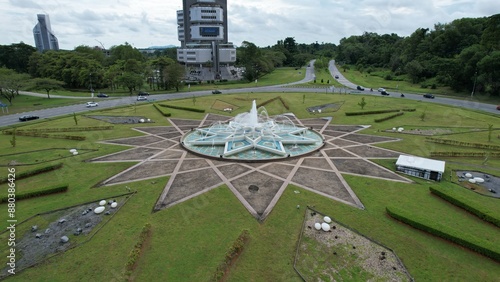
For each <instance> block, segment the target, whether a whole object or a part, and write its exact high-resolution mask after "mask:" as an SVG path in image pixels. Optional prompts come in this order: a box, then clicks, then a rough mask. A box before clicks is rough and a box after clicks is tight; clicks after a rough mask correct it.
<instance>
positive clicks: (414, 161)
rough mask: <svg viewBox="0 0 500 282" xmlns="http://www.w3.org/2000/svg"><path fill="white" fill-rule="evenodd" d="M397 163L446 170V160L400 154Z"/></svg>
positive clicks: (440, 170)
mask: <svg viewBox="0 0 500 282" xmlns="http://www.w3.org/2000/svg"><path fill="white" fill-rule="evenodd" d="M396 165H400V166H406V167H412V168H418V169H425V170H430V171H437V172H444V166H445V162H443V161H437V160H431V159H426V158H420V157H415V156H405V155H400V156H399V158H398V161H397V162H396Z"/></svg>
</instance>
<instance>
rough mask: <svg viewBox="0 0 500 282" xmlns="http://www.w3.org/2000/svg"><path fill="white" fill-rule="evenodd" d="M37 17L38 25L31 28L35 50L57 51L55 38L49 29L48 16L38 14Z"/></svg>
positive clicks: (57, 45) (57, 46) (57, 43)
mask: <svg viewBox="0 0 500 282" xmlns="http://www.w3.org/2000/svg"><path fill="white" fill-rule="evenodd" d="M37 17H38V23H37V24H36V25H35V27H34V28H33V36H34V37H35V46H36V49H38V51H39V52H43V51H45V50H59V42H58V41H57V37H56V36H55V35H54V33H53V32H52V29H51V28H50V19H49V15H44V14H38V15H37Z"/></svg>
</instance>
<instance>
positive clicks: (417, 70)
mask: <svg viewBox="0 0 500 282" xmlns="http://www.w3.org/2000/svg"><path fill="white" fill-rule="evenodd" d="M423 70H424V68H423V67H422V65H421V64H420V62H418V61H417V60H413V61H411V62H409V63H408V64H406V66H405V71H406V73H408V76H409V77H410V78H411V81H412V83H418V82H420V79H421V78H422V72H423Z"/></svg>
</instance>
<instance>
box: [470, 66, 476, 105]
mask: <svg viewBox="0 0 500 282" xmlns="http://www.w3.org/2000/svg"><path fill="white" fill-rule="evenodd" d="M476 81H477V71H476V72H475V73H474V85H473V86H472V93H471V94H470V98H471V100H472V98H473V96H474V91H476Z"/></svg>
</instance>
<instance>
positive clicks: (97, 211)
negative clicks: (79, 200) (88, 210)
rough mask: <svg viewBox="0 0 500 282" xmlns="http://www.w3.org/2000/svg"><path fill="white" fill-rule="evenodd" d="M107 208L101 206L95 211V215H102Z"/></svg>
mask: <svg viewBox="0 0 500 282" xmlns="http://www.w3.org/2000/svg"><path fill="white" fill-rule="evenodd" d="M104 209H105V207H104V206H100V207H97V208H95V209H94V213H95V214H100V213H102V212H103V211H104Z"/></svg>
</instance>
